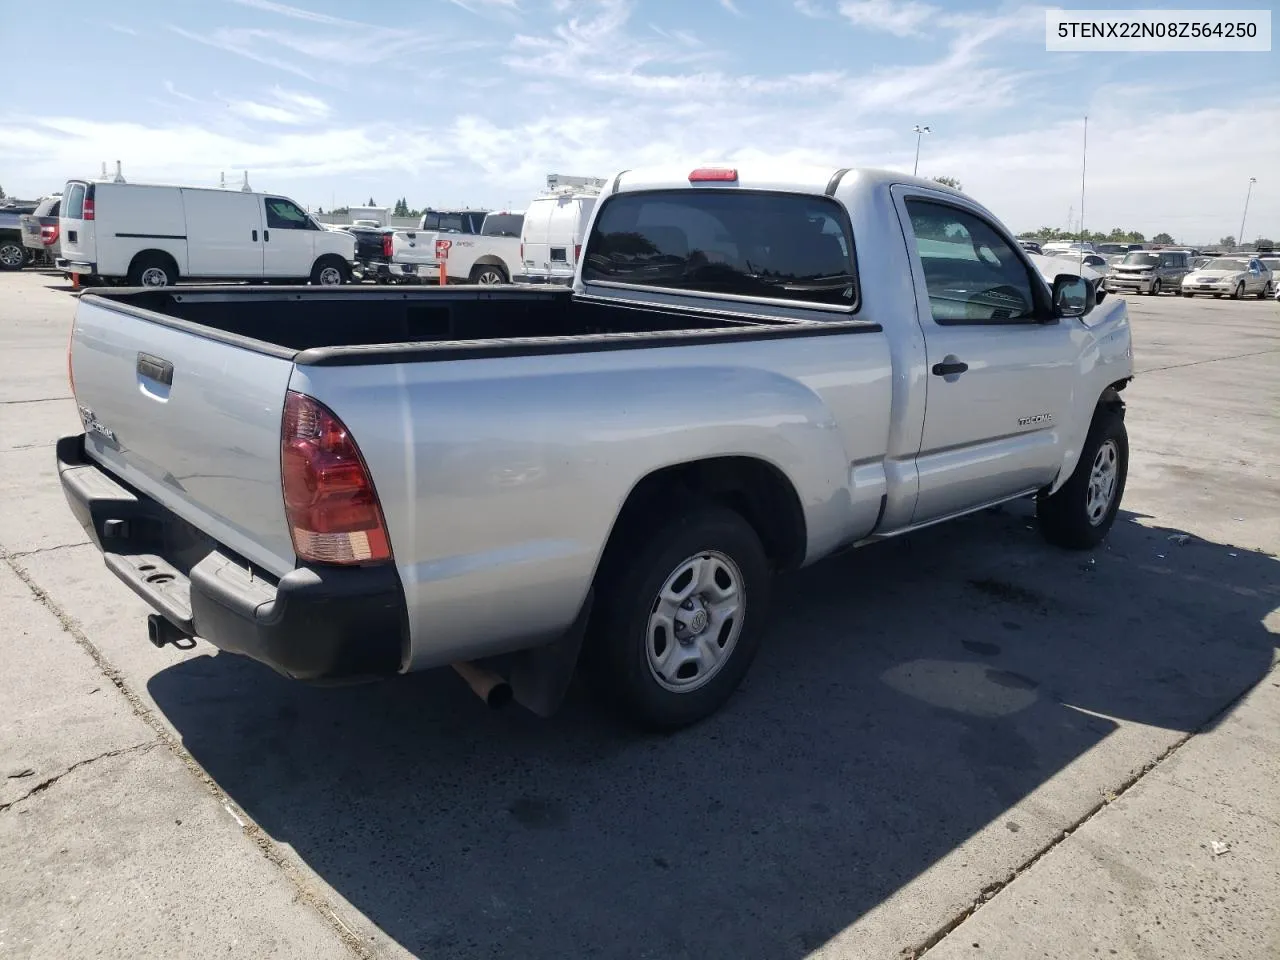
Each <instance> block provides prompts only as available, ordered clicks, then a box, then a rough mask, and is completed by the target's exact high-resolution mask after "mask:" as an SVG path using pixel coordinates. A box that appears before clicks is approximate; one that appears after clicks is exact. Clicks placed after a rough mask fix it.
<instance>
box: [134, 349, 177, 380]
mask: <svg viewBox="0 0 1280 960" xmlns="http://www.w3.org/2000/svg"><path fill="white" fill-rule="evenodd" d="M138 373H139V374H141V375H142V376H144V377H146V378H147V379H148V380H154V381H156V382H157V383H163V384H164V385H165V386H169V387H171V386H173V364H172V363H170V362H169V361H168V360H165V359H164V358H163V357H153V356H152V355H151V354H149V353H139V354H138Z"/></svg>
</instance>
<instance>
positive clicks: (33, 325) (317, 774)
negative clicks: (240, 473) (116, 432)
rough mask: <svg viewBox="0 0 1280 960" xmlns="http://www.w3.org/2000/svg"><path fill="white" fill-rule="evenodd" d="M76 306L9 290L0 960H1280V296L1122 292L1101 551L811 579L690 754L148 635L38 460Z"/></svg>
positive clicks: (1024, 524) (63, 413) (991, 531)
mask: <svg viewBox="0 0 1280 960" xmlns="http://www.w3.org/2000/svg"><path fill="white" fill-rule="evenodd" d="M74 307H75V299H74V297H73V296H72V293H71V291H70V290H69V288H68V287H67V285H66V284H65V283H64V281H63V280H62V279H61V278H60V277H56V276H49V275H43V274H39V273H34V272H29V271H28V272H23V273H20V274H0V517H2V520H0V550H2V551H3V557H2V558H0V624H2V625H3V626H2V627H0V638H2V640H0V675H2V676H4V677H5V678H6V679H5V681H4V682H3V684H0V958H4V957H22V958H27V957H56V958H60V960H74V958H79V957H86V958H87V957H103V956H120V957H125V956H128V957H137V956H165V957H169V956H183V957H213V956H226V955H227V954H229V953H230V954H233V955H237V956H252V957H258V956H263V957H265V956H272V957H277V956H278V957H293V956H299V957H307V958H309V960H320V958H328V957H348V956H362V957H363V956H377V957H401V956H408V955H415V956H426V957H444V958H453V957H460V958H461V957H466V958H470V957H506V956H519V957H522V958H543V957H545V958H562V957H567V956H597V957H608V958H612V957H628V958H629V957H636V958H641V957H652V958H664V960H665V958H672V960H676V958H686V957H687V958H697V960H704V958H719V957H726V958H735V960H737V958H755V957H759V958H771V960H774V958H776V960H788V958H799V957H806V956H811V955H816V956H819V957H823V958H876V957H884V958H900V957H911V956H920V955H928V956H930V957H933V956H935V955H936V956H938V957H953V956H962V955H963V956H967V957H1008V958H1015V957H1016V958H1024V957H1028V956H1040V955H1042V954H1043V955H1045V956H1051V957H1064V958H1065V957H1093V956H1103V957H1108V956H1119V957H1135V958H1147V957H1157V956H1158V957H1172V956H1188V957H1190V956H1195V957H1197V958H1219V957H1221V958H1227V957H1247V958H1254V957H1274V956H1280V934H1278V933H1277V921H1276V919H1275V910H1274V907H1273V906H1272V905H1274V904H1275V903H1276V902H1277V900H1278V899H1280V889H1278V887H1277V879H1276V864H1277V863H1278V862H1280V792H1277V791H1276V790H1275V787H1274V785H1275V783H1276V782H1277V773H1280V766H1278V763H1277V755H1278V753H1277V750H1278V748H1280V738H1278V737H1277V735H1276V730H1277V722H1276V721H1277V719H1280V686H1277V684H1278V683H1280V674H1278V673H1276V672H1275V671H1274V670H1273V665H1274V664H1275V660H1276V638H1277V635H1280V563H1278V562H1277V560H1276V558H1275V554H1276V553H1277V552H1280V416H1277V411H1280V305H1277V304H1276V303H1274V302H1259V301H1243V302H1233V301H1217V300H1195V301H1188V300H1182V299H1181V298H1175V297H1162V298H1151V297H1135V298H1132V299H1131V300H1130V309H1131V313H1132V316H1133V325H1134V341H1135V351H1136V356H1137V365H1138V374H1139V375H1138V378H1137V379H1136V380H1135V381H1134V383H1133V384H1132V385H1131V387H1130V388H1129V389H1128V390H1127V391H1126V393H1125V399H1126V401H1127V402H1128V426H1129V434H1130V440H1131V445H1132V460H1131V468H1130V476H1129V489H1128V492H1127V494H1126V498H1125V501H1124V509H1123V511H1122V514H1121V517H1120V520H1119V521H1118V523H1117V526H1116V528H1115V530H1114V532H1113V534H1112V536H1111V538H1110V540H1109V541H1108V544H1107V545H1106V546H1105V547H1104V548H1102V549H1099V550H1097V551H1095V552H1093V553H1088V554H1074V553H1065V552H1061V551H1057V550H1054V549H1051V548H1050V547H1048V546H1046V545H1045V544H1044V543H1043V542H1042V541H1041V540H1040V538H1039V536H1038V535H1037V534H1036V533H1035V531H1034V529H1033V521H1032V512H1031V509H1030V504H1026V503H1019V504H1014V505H1010V506H1007V507H1003V508H999V509H997V510H994V511H988V512H984V513H982V514H980V515H976V516H973V517H970V518H967V519H965V520H962V521H958V522H956V523H952V524H949V525H944V526H940V527H937V528H933V529H931V530H927V531H923V532H921V533H919V534H916V535H913V536H910V537H906V538H902V539H899V540H896V541H892V542H889V543H885V544H881V545H877V546H874V547H871V548H869V549H867V550H863V551H857V552H854V553H852V554H849V555H846V556H844V557H841V558H838V559H835V560H832V561H828V562H826V563H823V564H819V565H817V566H816V567H814V568H811V569H809V570H805V571H802V572H800V573H798V574H795V575H793V576H791V577H789V578H788V579H787V581H786V582H785V583H784V584H783V585H782V587H781V589H780V597H779V600H778V604H777V610H776V612H775V617H774V626H773V628H772V630H771V633H770V636H769V637H768V638H767V641H766V644H765V649H764V651H763V652H762V654H761V655H760V657H759V659H758V660H757V661H756V664H755V666H754V667H753V669H752V672H751V674H750V676H749V677H748V679H747V682H746V683H745V684H744V686H743V688H742V690H741V691H740V692H739V694H738V696H736V697H735V698H734V700H733V701H732V702H731V703H730V705H729V706H728V708H727V709H725V710H724V711H722V712H721V713H720V714H718V715H717V716H715V717H714V718H712V719H711V720H709V721H707V722H705V723H703V724H700V725H699V726H697V727H696V728H693V729H690V730H686V731H684V732H682V733H680V734H678V735H675V736H670V737H652V736H641V735H638V734H636V733H634V732H631V731H629V730H627V729H625V728H623V727H620V726H619V725H618V724H616V723H615V722H614V721H613V720H611V719H610V718H609V717H608V715H607V714H605V713H603V712H601V711H600V710H599V709H598V708H597V707H596V706H595V705H594V703H593V700H592V698H591V697H590V695H589V694H590V691H586V690H582V689H580V688H575V690H574V691H573V692H572V694H571V698H570V702H569V703H568V705H567V706H566V708H565V709H564V710H563V711H562V712H561V713H560V714H559V715H558V716H557V717H555V718H553V719H551V720H549V721H542V720H537V719H535V718H534V717H532V716H530V715H528V714H526V713H523V712H521V711H520V710H519V709H511V710H508V711H504V712H497V713H494V712H489V711H487V710H486V709H485V708H484V707H483V705H482V704H481V703H480V702H479V701H478V700H477V699H476V698H474V697H473V696H472V695H471V694H470V693H469V692H468V691H467V690H466V688H465V687H464V686H463V684H462V683H461V682H460V681H459V680H458V679H457V678H456V677H455V676H453V675H452V674H451V673H449V672H437V673H431V674H426V675H415V676H411V677H406V678H401V679H397V680H395V681H392V682H387V683H383V684H378V685H372V686H360V687H348V688H333V689H329V688H323V689H322V688H313V687H307V686H303V685H299V684H296V683H292V682H289V681H287V680H284V679H281V678H279V677H277V676H276V675H274V674H273V673H271V672H270V671H269V670H267V669H265V668H263V667H261V666H259V665H257V664H255V663H252V662H250V661H247V660H244V659H242V658H237V657H234V656H227V655H218V654H217V653H216V651H214V650H213V649H212V648H211V647H209V646H207V645H205V644H203V643H197V644H195V645H194V646H193V647H192V648H191V649H188V650H175V649H173V648H171V647H170V648H165V649H162V650H157V649H155V648H154V647H152V646H151V645H150V644H149V643H148V642H147V640H146V630H145V614H146V609H145V607H144V606H143V604H142V603H141V602H140V601H139V600H137V599H136V598H135V597H134V595H133V594H132V593H131V592H130V591H129V590H128V589H127V588H126V587H124V586H123V585H122V584H120V583H119V582H118V581H116V580H115V578H114V577H113V576H111V575H110V574H109V573H108V572H107V571H106V569H105V568H104V566H103V564H102V561H101V558H100V556H99V554H98V553H97V551H96V550H95V549H94V548H93V547H92V546H90V545H88V544H87V543H86V538H85V536H84V533H83V531H82V530H81V529H80V527H79V526H78V525H77V524H76V522H75V521H74V520H73V519H72V518H71V515H70V513H69V512H68V510H67V508H66V505H65V502H64V500H63V497H62V493H61V490H60V489H59V487H58V483H57V478H56V475H55V471H54V466H53V449H52V444H53V442H54V441H55V440H56V439H57V437H59V436H61V435H64V434H69V433H73V432H77V430H78V420H77V417H76V414H75V410H74V406H73V403H72V401H71V394H70V390H69V387H68V384H67V376H66V355H65V351H66V343H67V336H68V332H69V329H70V322H71V317H72V314H73V311H74ZM194 426H196V425H193V427H194ZM1268 908H1270V909H1268Z"/></svg>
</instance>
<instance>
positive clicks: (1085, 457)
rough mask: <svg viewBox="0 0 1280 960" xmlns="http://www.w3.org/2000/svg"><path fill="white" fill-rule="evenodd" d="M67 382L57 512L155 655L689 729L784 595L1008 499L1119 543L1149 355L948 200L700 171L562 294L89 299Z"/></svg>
mask: <svg viewBox="0 0 1280 960" xmlns="http://www.w3.org/2000/svg"><path fill="white" fill-rule="evenodd" d="M69 373H70V376H71V379H72V390H73V392H74V394H75V398H76V403H77V405H78V408H79V411H80V416H81V420H82V422H83V425H84V433H83V434H81V435H78V436H72V437H66V438H64V439H63V440H62V441H61V442H60V443H59V444H58V447H57V458H58V471H59V474H60V477H61V482H62V486H63V488H64V490H65V492H66V496H67V500H68V502H69V503H70V505H71V509H72V510H73V511H74V512H75V514H76V516H77V517H78V518H79V519H80V522H81V523H82V524H83V525H84V527H85V529H86V530H87V531H88V533H89V534H90V536H91V537H92V539H93V541H94V542H95V543H96V544H97V545H98V546H99V547H100V548H101V549H102V551H103V554H104V555H105V558H106V562H107V564H108V565H109V566H110V568H111V569H112V570H113V571H114V572H115V573H116V574H117V575H118V576H119V577H120V578H121V579H122V580H123V581H124V582H125V583H127V584H128V585H129V586H130V587H131V588H132V589H133V590H134V591H135V592H137V593H138V594H139V595H140V596H141V597H142V598H144V599H145V600H146V601H147V602H148V603H149V604H150V606H151V607H152V608H153V609H154V610H155V611H156V612H155V614H154V615H153V616H152V617H151V619H150V622H149V632H150V635H151V638H152V640H153V642H155V643H157V645H162V644H163V643H165V642H166V641H168V640H170V639H178V638H186V637H191V636H196V637H202V638H204V639H205V640H207V641H209V642H210V643H212V644H214V645H215V646H217V647H219V648H221V649H222V650H225V651H231V652H236V653H241V654H247V655H248V656H250V657H254V658H256V659H258V660H261V661H263V662H265V663H267V664H269V665H271V666H272V667H274V668H275V669H277V670H279V671H281V672H283V673H285V674H287V675H290V676H293V677H297V678H301V679H309V680H341V679H350V678H365V677H371V676H379V675H388V674H395V673H403V672H407V671H412V670H420V669H424V668H429V667H437V666H442V665H454V666H456V667H457V668H458V669H459V672H461V673H462V674H463V676H464V677H466V678H467V679H468V680H469V682H471V683H472V685H473V687H475V688H476V689H477V690H478V691H479V692H481V693H482V694H484V695H487V696H488V697H489V698H490V699H491V701H496V700H499V699H502V696H503V695H504V694H505V695H510V694H511V693H512V692H514V696H515V698H516V699H517V700H519V701H521V702H524V703H526V704H527V705H529V706H530V707H531V708H533V709H535V710H536V711H537V712H539V713H545V712H549V711H550V710H551V709H554V707H555V706H556V704H557V703H558V701H559V698H560V697H561V696H562V695H563V692H564V688H565V686H566V685H567V683H568V678H569V676H570V674H571V673H572V672H573V670H574V669H575V668H576V666H577V665H578V662H579V660H581V662H582V665H583V666H584V668H586V669H588V670H590V671H591V673H592V675H593V686H594V687H595V688H596V689H599V690H601V691H604V692H605V693H606V694H607V695H608V696H609V697H610V699H611V702H612V703H614V704H616V705H617V706H619V707H620V708H621V709H622V710H623V711H624V712H625V713H626V714H627V715H628V716H630V717H631V718H633V719H635V720H636V721H638V722H641V723H643V724H647V725H650V726H655V727H666V728H670V727H676V726H680V725H682V724H686V723H689V722H692V721H695V720H697V719H699V718H701V717H703V716H706V715H707V714H709V713H710V712H712V711H714V710H715V709H717V708H718V707H719V706H720V705H721V704H723V703H724V702H725V700H726V699H727V698H728V697H729V696H730V695H731V694H732V692H733V690H734V689H735V688H736V687H737V685H738V684H739V681H740V680H741V679H742V677H743V675H744V673H745V672H746V670H747V668H748V666H749V664H750V662H751V659H752V657H753V656H754V655H755V653H756V650H757V647H758V646H759V644H760V642H761V638H762V636H763V635H764V633H765V631H766V624H767V618H768V609H769V593H770V579H771V574H772V573H774V572H775V571H780V570H788V569H794V568H797V567H801V566H804V565H805V564H810V563H813V562H814V561H816V560H819V559H821V558H822V557H824V556H827V555H828V554H831V553H833V552H835V551H837V550H840V549H842V548H845V547H849V546H857V545H861V544H865V543H870V542H872V541H875V540H877V539H881V538H884V537H890V536H895V535H898V534H902V533H906V532H909V531H911V530H915V529H917V528H920V527H922V526H926V525H929V524H933V523H937V522H939V521H942V520H947V519H950V518H952V517H957V516H960V515H961V514H965V513H970V512H972V511H975V510H980V509H982V508H984V507H988V506H991V505H993V504H997V503H1000V502H1002V501H1006V500H1010V499H1013V498H1016V497H1035V498H1036V499H1037V509H1038V514H1039V522H1040V527H1041V529H1042V530H1043V531H1044V534H1045V536H1046V537H1047V539H1048V540H1049V541H1050V542H1052V543H1054V544H1057V545H1060V546H1063V547H1069V548H1089V547H1093V546H1095V545H1097V544H1098V543H1099V542H1100V541H1101V540H1102V539H1103V537H1104V536H1105V535H1106V533H1107V531H1108V529H1109V528H1110V527H1111V525H1112V522H1113V521H1114V519H1115V516H1116V511H1117V509H1118V507H1119V505H1120V499H1121V496H1122V494H1123V491H1124V485H1125V475H1126V469H1127V462H1128V445H1127V440H1126V435H1125V427H1124V404H1123V403H1122V401H1121V398H1120V391H1121V390H1122V389H1123V388H1124V386H1125V384H1126V383H1127V382H1128V381H1129V380H1130V378H1131V376H1132V354H1131V348H1130V335H1129V321H1128V316H1127V313H1126V308H1125V304H1124V302H1123V301H1122V300H1117V299H1115V298H1109V299H1108V298H1105V297H1104V295H1103V294H1101V293H1100V291H1098V290H1097V289H1096V287H1095V286H1094V285H1091V284H1090V283H1089V282H1088V281H1085V280H1082V279H1081V278H1079V277H1076V276H1072V275H1066V274H1064V275H1061V276H1056V277H1055V278H1054V280H1053V281H1052V282H1048V281H1046V279H1045V278H1044V277H1042V276H1041V274H1040V273H1039V272H1038V271H1037V270H1036V269H1035V268H1034V267H1033V266H1032V265H1031V264H1030V263H1029V261H1028V260H1027V258H1026V255H1025V254H1024V253H1023V251H1022V249H1021V247H1020V246H1019V245H1018V243H1017V241H1016V240H1015V239H1014V237H1013V235H1012V234H1011V233H1010V232H1009V231H1008V230H1007V229H1006V228H1005V227H1004V226H1002V225H1001V224H1000V223H999V222H998V221H997V220H996V218H995V217H994V216H992V214H991V213H990V212H988V211H987V210H986V209H985V208H983V207H982V206H980V205H978V204H977V203H975V202H974V201H973V200H971V199H970V198H968V197H967V196H965V195H963V194H961V193H958V192H956V191H954V190H951V189H949V188H947V187H944V186H941V185H939V184H937V183H934V182H931V181H925V180H918V179H914V178H911V177H906V176H902V175H899V174H896V173H889V172H881V171H868V170H829V169H800V170H797V169H794V168H786V169H782V170H780V171H779V170H773V171H770V170H766V169H762V170H758V171H753V170H750V169H729V168H723V167H715V168H702V169H697V170H693V171H692V172H691V171H690V170H689V169H688V168H682V169H658V170H650V171H625V172H623V173H621V174H619V175H617V176H615V177H613V178H612V179H611V180H610V181H609V182H608V184H607V185H606V186H605V188H604V190H603V191H602V194H601V200H600V202H599V204H598V205H597V206H596V209H595V212H594V214H593V215H592V220H591V226H590V229H589V234H588V238H587V243H586V249H585V255H584V256H583V258H582V262H581V264H580V266H579V273H578V276H577V278H576V280H575V283H574V286H573V288H572V289H563V290H561V289H554V288H553V289H530V288H524V287H497V288H495V287H491V286H490V287H478V286H475V287H447V288H443V289H440V288H414V289H410V290H404V289H403V288H396V289H392V288H372V289H371V288H323V289H320V288H314V287H312V288H306V287H299V288H292V289H280V288H276V289H272V290H263V289H261V288H253V287H243V288H235V287H195V286H192V287H176V288H171V289H164V290H146V289H133V290H122V289H112V290H97V291H90V292H87V293H85V294H84V295H83V296H81V298H80V301H79V306H78V308H77V312H76V317H75V326H74V330H73V332H72V336H71V343H70V355H69ZM579 654H581V656H580V655H579Z"/></svg>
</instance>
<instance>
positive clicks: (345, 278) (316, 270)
mask: <svg viewBox="0 0 1280 960" xmlns="http://www.w3.org/2000/svg"><path fill="white" fill-rule="evenodd" d="M334 277H336V278H337V279H336V280H334V279H333V278H334ZM311 282H312V284H314V285H315V286H318V287H339V286H342V284H344V283H350V282H351V269H350V268H349V267H348V266H347V261H345V260H343V259H342V258H341V257H339V256H337V255H336V254H332V253H330V254H326V255H325V256H323V257H321V258H320V259H319V260H317V261H316V263H315V266H313V267H312V268H311Z"/></svg>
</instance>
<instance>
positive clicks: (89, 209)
mask: <svg viewBox="0 0 1280 960" xmlns="http://www.w3.org/2000/svg"><path fill="white" fill-rule="evenodd" d="M80 219H82V220H92V219H93V197H91V196H90V197H85V198H84V212H83V213H82V214H81V215H80Z"/></svg>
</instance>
